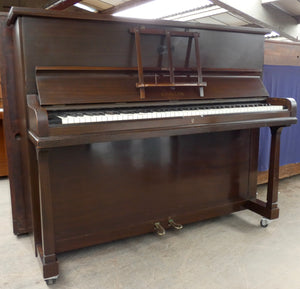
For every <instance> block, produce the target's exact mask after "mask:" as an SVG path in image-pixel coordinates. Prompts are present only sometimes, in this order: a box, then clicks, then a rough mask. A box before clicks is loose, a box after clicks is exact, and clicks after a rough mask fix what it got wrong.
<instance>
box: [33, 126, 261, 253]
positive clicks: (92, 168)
mask: <svg viewBox="0 0 300 289" xmlns="http://www.w3.org/2000/svg"><path fill="white" fill-rule="evenodd" d="M257 137H258V135H257V130H255V131H250V130H243V131H235V132H224V133H212V134H198V135H189V136H177V137H161V138H151V139H137V140H132V141H118V142H105V143H95V144H91V145H84V146H74V147H68V148H57V149H52V150H49V151H48V152H47V153H46V155H47V158H48V159H47V162H44V164H45V163H47V164H48V165H49V172H48V173H47V176H48V177H47V176H45V178H47V179H48V182H50V183H49V184H48V185H46V184H47V183H46V182H43V183H44V184H45V185H46V187H45V189H44V190H43V192H44V193H43V197H45V198H48V197H50V198H51V201H50V200H48V201H46V200H45V202H46V203H45V204H44V205H42V206H49V204H50V203H51V204H52V205H51V211H52V212H53V222H54V223H53V225H51V226H53V227H54V228H55V235H54V236H55V252H56V253H58V252H61V251H65V250H69V249H74V248H78V247H81V246H86V245H91V244H93V243H94V242H102V241H103V240H104V241H106V240H108V239H116V238H118V237H119V236H120V237H121V236H122V235H123V234H126V232H130V230H131V232H132V234H139V233H140V230H143V231H144V230H145V229H146V230H147V231H148V232H151V231H153V224H154V223H155V222H158V221H159V222H162V223H163V224H166V223H167V220H168V218H169V217H172V218H174V219H175V220H176V221H178V222H179V223H186V222H190V221H191V220H190V218H191V216H194V217H193V218H194V219H193V220H194V221H196V220H197V219H198V220H199V219H203V218H206V217H205V214H204V215H202V214H201V213H199V212H201V210H205V209H207V208H210V207H218V206H224V205H226V204H230V203H231V202H243V201H245V200H247V199H249V198H253V197H254V196H255V191H252V192H250V191H249V188H248V180H249V172H250V168H249V165H250V164H251V162H252V160H251V159H250V155H251V154H252V153H253V152H252V151H253V149H254V148H253V147H251V146H250V144H251V142H252V141H257ZM38 157H39V156H38ZM253 160H255V158H253ZM39 163H43V161H42V160H41V159H40V160H39ZM41 169H43V168H39V171H40V170H41ZM220 186H222V190H220ZM49 188H55V189H52V190H51V192H49V196H46V191H47V190H48V189H49ZM66 188H68V189H66ZM83 191H84V194H83ZM47 195H48V194H47ZM42 202H44V201H42ZM47 211H48V212H50V209H49V210H47ZM66 212H68V213H67V214H66ZM216 214H218V213H216ZM42 219H44V218H42ZM46 220H47V221H48V222H49V221H50V220H52V219H51V218H46ZM46 220H45V221H46ZM99 228H101V230H99ZM130 228H131V229H130ZM52 236H53V235H52V234H51V238H52ZM87 236H88V238H87ZM108 236H109V237H108ZM48 239H49V238H48Z"/></svg>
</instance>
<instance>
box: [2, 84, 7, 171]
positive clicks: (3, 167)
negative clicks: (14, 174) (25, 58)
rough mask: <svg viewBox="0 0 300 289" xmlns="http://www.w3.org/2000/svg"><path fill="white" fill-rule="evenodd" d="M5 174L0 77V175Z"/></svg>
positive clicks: (5, 154)
mask: <svg viewBox="0 0 300 289" xmlns="http://www.w3.org/2000/svg"><path fill="white" fill-rule="evenodd" d="M7 175H8V165H7V153H6V145H5V136H4V126H3V103H2V93H1V79H0V177H5V176H7Z"/></svg>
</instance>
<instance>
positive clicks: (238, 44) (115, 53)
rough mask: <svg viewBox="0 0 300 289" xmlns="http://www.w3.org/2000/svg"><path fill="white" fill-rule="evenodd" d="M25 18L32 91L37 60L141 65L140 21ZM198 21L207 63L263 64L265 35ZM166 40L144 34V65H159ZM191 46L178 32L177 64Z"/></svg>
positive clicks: (174, 44) (217, 65)
mask: <svg viewBox="0 0 300 289" xmlns="http://www.w3.org/2000/svg"><path fill="white" fill-rule="evenodd" d="M20 20H21V21H20V25H21V22H22V21H23V22H24V23H23V24H24V25H23V24H22V26H20V29H21V31H22V33H23V36H24V42H23V43H24V60H25V67H24V68H25V73H26V79H27V83H26V84H27V85H26V89H27V91H26V92H27V93H28V94H32V93H36V92H37V91H36V84H35V68H36V67H37V66H52V65H61V66H96V67H136V66H137V63H136V59H137V57H136V52H135V43H134V35H132V34H131V33H130V31H129V30H130V29H133V28H135V27H136V26H139V24H137V23H122V22H120V23H117V22H115V21H99V22H95V21H83V20H70V19H51V18H39V17H22V18H20ZM171 23H172V22H171ZM171 23H170V24H171ZM147 27H148V26H147ZM153 27H155V28H159V29H171V30H172V29H173V30H174V29H176V31H184V28H182V27H181V28H174V27H170V28H169V27H166V26H160V25H159V22H158V24H157V25H152V26H151V25H149V29H150V28H153ZM199 27H200V28H199V29H196V28H194V29H192V30H191V32H199V33H200V38H199V46H200V54H201V66H202V67H203V68H223V69H255V70H261V69H262V61H263V36H262V35H257V34H247V33H242V32H241V33H236V32H230V31H222V32H221V31H211V30H209V31H207V30H204V29H203V28H202V27H201V25H200V26H199ZM49 39H51V41H50V42H49ZM161 41H162V40H161V36H156V35H151V36H148V35H147V36H145V35H142V36H141V50H142V56H143V59H142V60H143V66H144V67H153V66H156V65H157V63H158V59H159V57H160V56H161V54H162V53H163V51H162V49H161V48H162V46H164V45H165V44H164V43H163V44H162V43H161ZM32 43H35V45H32ZM187 46H188V39H182V38H178V37H175V38H174V39H172V49H173V51H172V55H173V62H174V67H183V66H184V62H185V55H186V50H187ZM79 47H80V49H79ZM224 47H226V49H224ZM162 66H163V67H166V66H167V59H166V57H163V61H162ZM190 66H191V67H192V66H195V55H194V53H191V59H190Z"/></svg>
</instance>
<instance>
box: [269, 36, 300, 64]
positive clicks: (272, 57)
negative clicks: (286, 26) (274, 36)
mask: <svg viewBox="0 0 300 289" xmlns="http://www.w3.org/2000/svg"><path fill="white" fill-rule="evenodd" d="M264 64H268V65H292V66H300V44H298V43H290V42H278V41H265V52H264Z"/></svg>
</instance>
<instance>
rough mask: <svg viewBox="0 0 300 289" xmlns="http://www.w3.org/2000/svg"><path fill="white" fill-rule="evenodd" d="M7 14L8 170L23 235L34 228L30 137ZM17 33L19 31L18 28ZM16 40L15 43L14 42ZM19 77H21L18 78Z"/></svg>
mask: <svg viewBox="0 0 300 289" xmlns="http://www.w3.org/2000/svg"><path fill="white" fill-rule="evenodd" d="M6 21H7V14H6V13H0V33H1V41H0V70H1V84H2V97H3V107H4V111H5V114H4V123H3V124H4V128H5V142H6V149H7V157H8V173H9V180H10V182H9V184H10V193H11V206H12V221H13V231H14V233H15V234H17V235H20V234H24V233H28V232H30V231H31V229H32V226H31V224H32V219H31V215H32V214H31V208H30V207H31V205H30V187H29V178H28V175H30V174H29V170H28V164H29V159H28V152H27V150H26V146H27V142H28V139H27V137H26V135H27V130H26V105H25V103H24V101H25V99H24V98H22V97H20V95H19V94H17V91H18V89H19V88H18V87H19V85H18V84H19V83H20V84H22V83H23V82H22V80H23V77H21V76H20V71H19V72H18V73H17V71H16V69H15V60H14V59H15V50H16V49H17V48H18V45H17V43H18V42H15V43H14V40H13V29H12V28H8V27H7V25H6ZM16 33H17V32H16ZM13 43H14V44H13ZM16 79H18V81H16Z"/></svg>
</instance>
